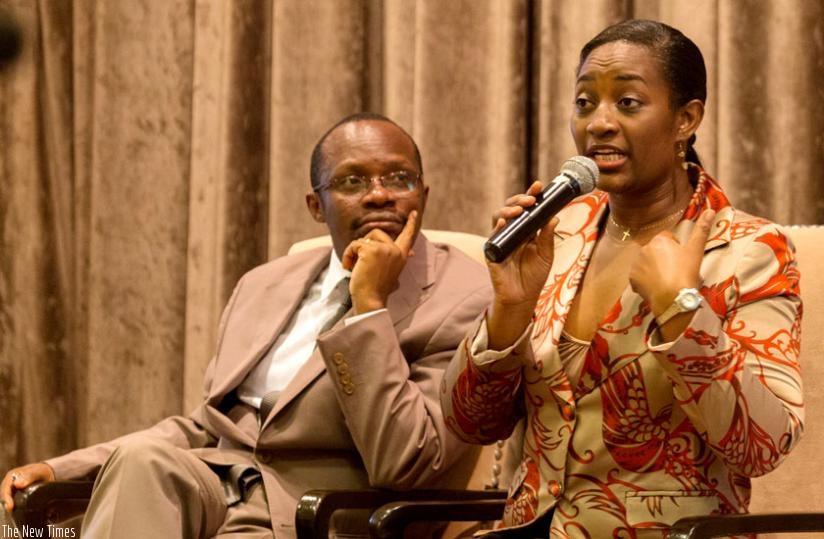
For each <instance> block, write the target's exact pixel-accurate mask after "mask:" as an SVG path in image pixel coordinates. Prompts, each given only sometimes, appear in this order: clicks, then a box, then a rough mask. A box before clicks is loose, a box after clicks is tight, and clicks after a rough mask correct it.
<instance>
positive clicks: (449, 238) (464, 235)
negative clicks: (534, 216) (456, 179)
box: [289, 228, 486, 264]
mask: <svg viewBox="0 0 824 539" xmlns="http://www.w3.org/2000/svg"><path fill="white" fill-rule="evenodd" d="M422 232H423V234H424V236H426V238H427V239H428V240H430V241H434V242H435V243H446V244H448V245H452V246H454V247H457V248H458V249H460V250H461V251H463V252H464V253H466V254H467V255H469V256H470V257H472V258H474V259H475V260H477V261H478V262H480V263H481V264H483V263H484V243H485V242H486V238H485V237H483V236H478V235H477V234H470V233H468V232H456V231H454V230H437V229H433V228H425V229H423V230H422ZM331 244H332V240H331V238H330V237H329V236H328V235H325V236H316V237H314V238H309V239H305V240H301V241H298V242H295V243H293V244H292V246H291V247H289V253H297V252H299V251H305V250H306V249H312V248H314V247H324V246H326V245H331Z"/></svg>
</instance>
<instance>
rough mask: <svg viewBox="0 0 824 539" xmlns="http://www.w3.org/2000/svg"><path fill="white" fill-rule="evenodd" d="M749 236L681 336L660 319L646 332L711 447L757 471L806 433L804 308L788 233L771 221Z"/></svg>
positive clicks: (748, 471)
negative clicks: (668, 331) (663, 336)
mask: <svg viewBox="0 0 824 539" xmlns="http://www.w3.org/2000/svg"><path fill="white" fill-rule="evenodd" d="M742 243H743V245H740V244H739V245H736V246H735V249H736V250H737V251H739V253H740V254H738V255H734V256H733V258H735V259H736V260H737V263H736V267H735V268H734V271H733V272H732V274H731V275H729V276H728V277H727V278H726V279H713V278H710V279H709V280H708V279H706V278H705V282H708V284H707V285H705V286H703V287H702V289H701V292H702V295H703V296H704V298H705V299H706V301H705V302H704V303H703V304H702V306H701V307H700V308H699V310H698V311H697V312H696V313H695V315H694V316H693V319H692V322H691V323H690V326H689V327H688V328H687V329H686V330H685V331H684V332H683V333H682V335H681V336H680V337H679V338H678V339H676V340H675V341H673V342H672V343H660V342H658V341H657V340H656V337H657V332H656V331H655V325H654V323H653V324H652V326H651V327H650V330H649V331H648V334H647V335H648V346H649V347H650V349H651V350H652V351H653V352H654V353H655V354H656V356H657V358H658V360H659V362H660V364H661V366H662V367H663V368H664V370H665V371H666V372H667V374H668V375H669V376H670V379H671V380H672V383H673V391H674V394H675V398H676V399H677V401H678V402H679V403H680V404H681V406H682V408H683V409H684V411H685V413H686V414H687V415H688V416H689V417H690V419H691V421H692V423H693V424H695V425H696V426H697V427H698V428H699V429H700V430H701V431H702V434H703V435H704V436H705V437H706V439H707V442H708V444H709V445H710V447H712V448H713V450H714V451H715V452H717V453H718V454H719V456H720V457H721V458H722V459H723V460H724V461H725V462H726V464H727V466H729V467H730V468H731V469H733V470H735V471H736V472H737V473H739V474H742V475H745V476H747V477H754V476H758V475H762V474H765V473H767V472H769V471H771V470H772V469H774V468H775V467H776V466H777V465H778V464H779V462H781V460H783V458H784V457H785V456H786V455H787V454H788V453H789V451H790V449H792V448H793V447H794V446H795V444H796V443H797V442H798V440H799V439H800V438H801V433H802V430H803V428H802V427H803V420H804V409H803V397H802V391H801V373H800V368H799V364H798V354H799V350H800V327H801V312H802V308H801V298H800V296H799V273H798V268H797V266H796V261H795V257H794V249H793V247H792V245H791V244H790V243H789V240H788V238H787V237H786V236H785V235H784V234H783V233H781V232H780V230H778V229H777V228H776V226H775V225H769V226H765V227H763V228H762V229H761V230H760V231H759V233H758V234H753V235H752V236H751V237H750V238H749V241H746V240H745V241H744V242H742ZM711 254H712V253H710V256H711ZM706 273H707V274H708V276H709V274H711V273H712V270H711V269H708V270H707V271H706Z"/></svg>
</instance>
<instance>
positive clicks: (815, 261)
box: [750, 226, 824, 537]
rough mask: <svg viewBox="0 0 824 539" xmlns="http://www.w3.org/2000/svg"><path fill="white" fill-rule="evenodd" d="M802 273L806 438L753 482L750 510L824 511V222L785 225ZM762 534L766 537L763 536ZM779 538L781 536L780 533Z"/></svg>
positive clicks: (802, 351) (802, 371) (802, 374)
mask: <svg viewBox="0 0 824 539" xmlns="http://www.w3.org/2000/svg"><path fill="white" fill-rule="evenodd" d="M787 232H788V233H789V236H790V238H791V239H792V240H793V243H794V244H795V247H796V253H797V257H798V266H799V269H800V271H801V299H802V300H803V302H804V313H803V318H802V322H801V360H800V362H801V379H802V382H803V384H804V405H805V412H804V413H805V418H806V421H805V427H804V437H803V438H802V439H801V442H800V443H799V444H798V446H797V447H796V448H795V449H794V450H793V452H792V453H790V455H789V456H788V457H787V460H786V461H784V462H783V463H782V464H781V465H780V466H779V467H778V468H776V469H775V470H774V471H772V472H770V473H769V474H767V475H765V476H763V477H758V478H756V479H754V480H753V489H752V490H753V496H752V501H751V502H750V512H752V513H768V512H771V513H774V512H787V511H824V482H822V481H820V480H819V478H818V473H819V471H820V469H821V467H822V463H824V460H823V459H822V455H824V276H822V275H819V274H818V270H819V269H820V268H824V249H823V248H822V245H824V226H803V227H802V226H796V227H787ZM764 537H766V536H764ZM782 537H785V536H783V535H782Z"/></svg>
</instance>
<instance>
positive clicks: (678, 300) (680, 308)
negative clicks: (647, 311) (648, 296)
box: [655, 288, 704, 327]
mask: <svg viewBox="0 0 824 539" xmlns="http://www.w3.org/2000/svg"><path fill="white" fill-rule="evenodd" d="M702 301H704V298H703V297H702V296H701V292H699V291H698V289H696V288H682V289H681V290H679V291H678V295H677V296H675V301H673V302H672V305H670V306H669V307H667V310H666V311H664V312H663V313H661V316H656V317H655V321H656V322H658V326H659V327H661V326H663V325H664V324H666V323H667V322H669V321H670V319H671V318H672V317H673V316H675V315H676V314H681V313H688V312H692V311H694V310H696V309H697V308H698V307H699V306H700V305H701V302H702Z"/></svg>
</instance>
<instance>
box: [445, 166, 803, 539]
mask: <svg viewBox="0 0 824 539" xmlns="http://www.w3.org/2000/svg"><path fill="white" fill-rule="evenodd" d="M697 170H698V172H699V181H698V183H697V188H696V190H695V193H694V195H693V198H692V200H691V202H690V205H689V206H688V208H687V210H686V212H685V213H684V216H683V217H682V219H681V221H680V222H679V223H678V224H677V226H676V228H675V235H676V237H677V238H678V239H679V241H682V242H683V241H685V240H686V238H687V237H689V234H690V232H691V230H692V227H693V226H694V222H695V220H696V219H697V217H698V215H699V214H700V213H701V211H702V210H703V209H704V208H713V209H715V210H716V212H717V213H716V217H715V221H714V223H713V225H712V229H711V233H710V237H709V239H708V240H707V242H706V247H705V252H704V258H703V261H702V264H701V277H702V279H703V283H702V285H701V287H700V291H701V293H702V295H703V297H704V298H705V300H706V301H704V302H703V303H702V305H701V306H700V307H699V309H698V310H697V311H696V312H695V314H694V316H693V319H692V321H691V323H690V325H689V326H688V328H687V329H686V330H685V331H684V332H683V333H682V334H681V335H680V336H679V338H678V339H676V340H675V341H673V342H670V343H662V342H660V338H659V335H658V332H657V326H656V323H655V318H654V316H653V314H652V312H651V310H650V307H649V305H648V304H647V303H646V302H645V301H643V300H642V299H641V297H640V296H639V295H638V294H636V293H634V292H633V291H632V289H631V288H630V287H627V289H626V290H624V292H623V294H622V295H621V297H620V298H619V299H618V301H617V302H616V303H615V304H614V305H613V307H612V308H611V309H610V310H609V312H608V313H607V315H606V317H605V318H604V319H603V320H602V321H601V322H600V324H599V328H598V330H597V331H596V333H595V336H594V338H593V339H592V341H591V343H590V345H589V348H588V350H587V353H586V359H585V362H584V367H583V370H582V371H581V372H580V376H579V378H578V381H577V383H576V384H575V385H574V386H573V385H572V384H571V382H570V380H569V378H568V376H567V373H566V372H565V370H564V367H563V366H562V365H561V359H560V356H559V354H558V350H557V344H558V340H559V337H560V335H561V331H562V329H563V326H564V322H565V320H566V316H567V313H568V311H569V308H570V305H571V303H572V300H573V297H574V296H575V294H576V291H577V288H578V286H579V285H580V283H581V282H582V280H583V274H584V271H585V270H586V267H587V263H588V261H589V259H590V255H591V253H592V251H593V248H594V245H595V242H596V240H597V238H598V234H599V229H600V228H601V227H600V225H601V223H603V221H604V219H606V217H607V212H608V208H607V196H606V194H605V193H603V192H599V191H595V192H593V193H591V194H589V195H587V196H584V197H580V198H578V199H576V200H575V201H574V202H573V203H572V204H570V205H569V206H568V207H567V208H565V209H564V211H563V212H562V213H561V215H560V218H561V219H560V224H559V226H558V227H557V228H556V241H555V260H554V263H553V267H552V269H551V271H550V275H549V277H548V279H547V283H546V285H545V287H544V289H543V292H542V294H541V296H540V299H539V301H538V305H537V307H536V310H535V314H534V316H533V322H532V324H531V325H530V327H529V328H528V329H527V331H526V332H525V334H524V335H523V336H522V337H521V338H520V339H519V341H518V342H516V343H515V344H514V345H513V346H512V347H511V348H509V349H507V350H503V351H500V352H499V351H490V350H487V349H486V326H485V322H483V321H480V322H479V323H478V324H477V325H476V328H475V330H474V331H473V332H471V333H470V335H469V337H468V338H467V339H466V340H465V341H464V343H463V345H462V346H461V347H460V348H459V349H458V352H457V353H456V356H455V357H454V358H453V360H452V362H451V363H450V366H449V368H448V370H447V374H446V377H445V380H444V387H443V388H442V394H441V400H442V405H443V408H444V414H445V416H446V419H447V422H448V425H449V427H450V428H451V429H453V431H454V432H455V433H456V434H458V435H459V436H460V437H461V438H463V439H465V440H468V441H472V442H475V443H490V442H492V441H494V440H497V439H503V438H506V437H507V436H509V435H510V433H511V432H512V429H513V428H514V425H515V424H516V422H517V421H519V420H520V419H522V418H523V419H525V432H524V440H523V450H522V457H521V463H520V467H519V468H518V469H517V470H515V471H514V475H513V479H512V484H511V487H510V491H509V499H508V501H507V507H506V510H505V514H504V517H503V522H502V525H503V526H505V527H509V526H518V525H522V524H526V523H528V522H531V521H532V520H534V519H535V518H537V517H538V516H540V515H542V514H545V513H546V512H548V511H550V510H552V509H554V513H553V516H552V524H551V534H550V535H551V537H594V538H601V537H628V538H631V537H664V536H666V530H667V529H668V528H669V526H671V525H672V524H673V523H674V522H675V521H676V520H677V519H679V518H682V517H687V516H695V515H705V514H711V513H741V512H746V510H747V504H748V502H749V497H750V479H749V478H750V477H755V476H758V475H761V474H765V473H767V472H769V471H770V470H772V469H773V468H775V467H776V466H777V465H778V463H779V462H781V460H782V459H783V458H784V457H785V456H786V455H787V454H788V452H789V451H790V450H791V449H792V448H793V446H794V445H795V444H796V443H797V442H798V440H799V438H800V436H801V433H802V430H803V417H804V414H803V402H802V394H801V378H800V371H799V365H798V355H799V346H800V345H799V339H800V335H799V330H800V323H801V311H802V307H801V300H800V298H799V272H798V268H797V266H796V262H795V258H794V248H793V246H792V245H791V244H790V241H789V239H788V238H787V237H786V236H785V235H784V233H783V232H782V231H781V228H780V227H779V226H777V225H775V224H773V223H770V222H769V221H767V220H765V219H761V218H757V217H753V216H752V215H748V214H746V213H744V212H742V211H739V210H736V209H734V208H733V207H732V206H731V205H730V203H729V201H728V200H727V197H726V196H725V195H724V193H723V191H722V190H721V188H720V187H719V186H718V185H717V184H716V182H715V181H714V180H713V179H712V178H710V177H709V176H708V175H707V174H706V173H705V172H704V171H703V170H700V168H698V169H697Z"/></svg>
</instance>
